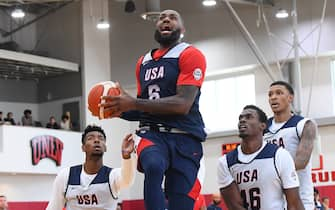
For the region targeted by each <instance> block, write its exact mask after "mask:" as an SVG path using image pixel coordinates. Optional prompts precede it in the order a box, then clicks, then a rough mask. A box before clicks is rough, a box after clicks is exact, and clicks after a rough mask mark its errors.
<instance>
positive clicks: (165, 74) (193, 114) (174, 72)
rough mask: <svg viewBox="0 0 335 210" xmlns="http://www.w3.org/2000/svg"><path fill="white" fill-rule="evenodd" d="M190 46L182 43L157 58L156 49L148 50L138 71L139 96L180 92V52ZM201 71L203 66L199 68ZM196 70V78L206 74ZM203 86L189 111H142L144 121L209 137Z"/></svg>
mask: <svg viewBox="0 0 335 210" xmlns="http://www.w3.org/2000/svg"><path fill="white" fill-rule="evenodd" d="M188 47H190V45H189V44H187V43H179V44H178V45H176V46H174V47H173V48H172V49H170V50H169V51H167V52H166V54H165V55H163V56H162V57H161V58H159V59H158V60H154V59H153V57H152V54H153V52H154V51H150V52H149V53H147V54H146V55H145V56H144V58H143V60H142V64H141V66H140V71H139V73H138V74H137V76H138V78H137V80H138V81H139V85H140V88H139V89H140V93H139V95H138V98H142V99H150V100H155V99H158V98H164V97H169V96H173V95H176V93H177V80H178V76H179V74H180V68H179V56H180V55H181V53H182V52H183V51H184V50H185V49H186V48H188ZM198 70H199V71H200V69H198ZM199 71H197V70H195V71H194V72H193V76H194V78H196V77H197V76H198V75H197V73H198V74H199V76H201V75H202V72H199ZM199 97H200V90H199V92H198V94H197V96H196V98H195V100H194V102H193V104H192V107H191V109H190V111H189V113H188V114H186V115H157V114H149V113H141V116H140V123H144V124H145V123H153V124H162V125H164V126H168V127H172V128H178V129H180V130H183V131H185V132H187V133H189V134H192V135H193V136H195V137H197V138H198V139H200V140H201V141H204V140H205V138H206V133H205V130H204V123H203V120H202V117H201V114H200V111H199Z"/></svg>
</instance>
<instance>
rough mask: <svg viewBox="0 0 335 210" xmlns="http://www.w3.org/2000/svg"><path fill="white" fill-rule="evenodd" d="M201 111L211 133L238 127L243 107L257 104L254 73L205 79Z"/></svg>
mask: <svg viewBox="0 0 335 210" xmlns="http://www.w3.org/2000/svg"><path fill="white" fill-rule="evenodd" d="M201 94H202V95H201V97H200V111H201V114H202V117H203V119H204V121H205V126H206V128H207V129H208V131H209V133H211V132H220V131H227V130H235V129H237V123H238V116H239V114H240V113H241V111H242V108H243V107H244V106H245V105H248V104H255V101H256V99H255V98H256V97H255V76H254V74H246V75H242V76H241V75H239V76H234V77H229V78H220V79H213V80H208V81H205V82H204V84H203V86H202V89H201Z"/></svg>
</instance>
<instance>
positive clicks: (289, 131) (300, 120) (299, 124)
mask: <svg viewBox="0 0 335 210" xmlns="http://www.w3.org/2000/svg"><path fill="white" fill-rule="evenodd" d="M308 120H309V119H307V118H304V117H302V116H299V115H293V116H292V117H291V118H290V119H289V120H288V121H287V122H286V123H285V124H284V125H283V126H282V127H280V128H279V129H277V130H274V129H273V125H272V123H273V121H274V120H273V118H270V119H269V120H268V123H267V124H268V126H267V129H266V130H265V132H264V140H265V141H267V142H269V143H273V144H277V145H279V146H281V147H283V148H285V149H286V150H287V151H288V152H289V153H290V154H291V156H292V157H293V158H294V157H295V155H296V152H297V149H298V146H299V143H300V137H301V134H302V130H303V127H304V125H305V123H306V122H307V121H308ZM311 171H312V165H311V161H309V163H308V164H307V166H306V168H304V169H302V170H298V171H297V174H298V177H299V182H300V187H299V193H300V198H301V200H302V202H303V204H304V206H305V209H306V210H311V209H313V206H314V196H313V181H312V173H311Z"/></svg>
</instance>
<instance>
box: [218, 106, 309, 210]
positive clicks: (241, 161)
mask: <svg viewBox="0 0 335 210" xmlns="http://www.w3.org/2000/svg"><path fill="white" fill-rule="evenodd" d="M266 121H267V117H266V114H265V113H264V112H263V111H262V110H261V109H260V108H258V107H257V106H254V105H248V106H245V107H244V108H243V111H242V113H241V114H240V116H239V123H238V131H239V136H240V137H241V138H242V142H241V144H240V145H239V146H238V147H237V148H236V149H235V150H233V151H231V152H229V153H227V154H226V155H224V156H223V157H220V159H219V165H218V183H219V188H220V191H221V195H222V197H223V198H224V200H225V202H226V204H227V206H228V208H229V209H234V208H231V206H230V205H231V201H230V200H229V198H230V197H231V195H230V193H231V192H232V190H231V189H230V188H229V186H231V185H232V184H234V183H236V184H237V185H238V188H239V191H240V193H241V197H242V198H243V201H244V207H245V208H246V209H248V210H274V209H275V210H283V209H285V207H286V205H285V198H286V201H287V207H288V210H293V209H294V210H297V209H298V210H302V209H304V206H303V205H302V202H301V200H300V198H299V180H298V177H297V174H296V171H295V168H294V163H293V160H292V157H291V156H290V154H289V153H288V152H287V151H286V150H284V149H283V148H280V147H278V146H277V145H274V144H268V143H266V142H265V141H263V131H264V129H265V128H266ZM284 195H285V198H284Z"/></svg>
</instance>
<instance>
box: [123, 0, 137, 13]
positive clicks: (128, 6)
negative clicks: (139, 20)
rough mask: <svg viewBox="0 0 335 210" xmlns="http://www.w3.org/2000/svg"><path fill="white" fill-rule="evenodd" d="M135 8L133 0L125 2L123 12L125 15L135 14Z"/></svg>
mask: <svg viewBox="0 0 335 210" xmlns="http://www.w3.org/2000/svg"><path fill="white" fill-rule="evenodd" d="M135 10H136V6H135V3H134V1H133V0H127V1H126V4H125V6H124V11H125V12H127V13H132V12H135Z"/></svg>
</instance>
